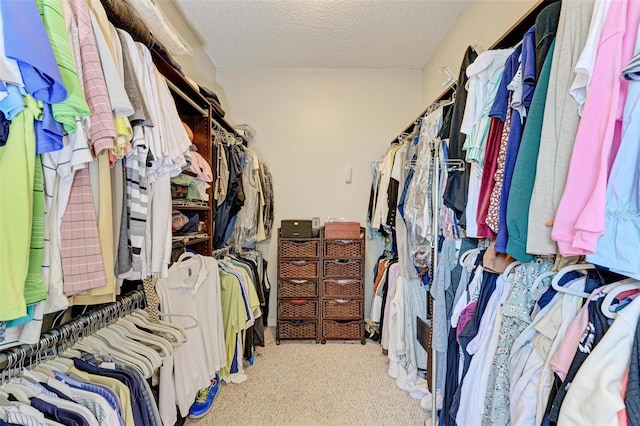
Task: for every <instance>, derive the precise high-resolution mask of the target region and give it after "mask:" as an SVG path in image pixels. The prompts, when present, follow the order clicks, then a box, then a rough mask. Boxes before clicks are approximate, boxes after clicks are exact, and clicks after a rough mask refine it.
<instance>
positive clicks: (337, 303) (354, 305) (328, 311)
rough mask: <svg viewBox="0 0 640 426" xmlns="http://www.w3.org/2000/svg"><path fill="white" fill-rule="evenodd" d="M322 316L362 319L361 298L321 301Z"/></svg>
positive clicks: (362, 305) (362, 306) (362, 304)
mask: <svg viewBox="0 0 640 426" xmlns="http://www.w3.org/2000/svg"><path fill="white" fill-rule="evenodd" d="M322 317H323V318H333V319H351V318H353V319H356V318H359V319H362V318H363V317H364V303H363V301H362V300H349V299H330V300H323V301H322Z"/></svg>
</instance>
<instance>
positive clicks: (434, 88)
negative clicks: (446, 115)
mask: <svg viewBox="0 0 640 426" xmlns="http://www.w3.org/2000/svg"><path fill="white" fill-rule="evenodd" d="M538 3H539V0H498V1H495V0H494V1H486V0H471V1H470V2H469V5H468V6H467V8H466V9H465V10H464V12H463V13H462V15H460V18H458V21H457V22H456V24H455V25H454V26H453V28H451V30H450V31H449V33H448V34H447V36H446V37H445V39H444V40H443V41H442V43H441V44H440V46H439V47H438V50H436V52H435V53H434V54H433V56H432V57H431V59H430V60H429V62H427V64H426V65H425V67H424V68H423V102H424V104H425V106H426V105H429V104H430V103H431V102H432V101H433V100H434V99H436V98H437V97H438V96H439V95H440V94H441V93H442V92H443V90H444V88H443V87H442V82H443V80H444V78H443V77H442V76H441V75H440V74H439V70H440V69H441V68H442V67H449V69H450V70H451V71H452V72H453V74H454V76H455V77H454V78H456V79H457V78H458V72H459V70H460V64H461V63H462V57H463V56H464V52H465V50H466V49H467V46H469V45H472V44H473V43H474V42H475V41H476V40H477V41H478V44H479V45H480V47H482V48H484V49H487V48H489V47H490V46H491V45H492V44H493V43H494V42H495V41H496V40H498V39H499V38H500V36H502V34H504V33H505V32H507V30H509V29H510V28H511V27H512V26H513V25H514V24H515V23H516V22H517V21H518V20H519V19H520V18H521V17H522V16H524V15H526V14H527V12H528V11H529V10H530V9H531V8H533V7H534V6H535V5H536V4H538Z"/></svg>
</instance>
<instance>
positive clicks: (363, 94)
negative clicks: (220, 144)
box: [218, 68, 422, 323]
mask: <svg viewBox="0 0 640 426" xmlns="http://www.w3.org/2000/svg"><path fill="white" fill-rule="evenodd" d="M218 84H219V85H220V87H222V88H223V89H224V90H223V91H221V93H222V94H223V99H222V102H223V105H225V106H226V108H227V110H228V116H229V117H231V119H233V120H234V122H236V123H249V124H250V125H251V126H252V127H253V128H254V129H255V130H256V132H257V136H256V143H255V144H254V145H253V146H252V149H254V150H255V151H256V152H258V154H259V155H260V157H261V158H263V159H264V160H266V162H267V163H268V164H269V166H270V167H271V171H272V173H273V176H274V185H275V197H276V199H275V227H276V228H277V227H279V225H280V220H281V219H303V218H309V219H310V218H312V217H314V216H318V217H320V218H321V219H322V221H323V222H324V220H326V218H327V217H328V216H339V217H344V218H346V219H349V220H354V221H359V222H360V223H361V224H363V225H364V224H365V223H366V211H367V206H368V202H369V189H370V186H371V162H372V161H375V160H376V159H377V158H378V156H379V155H381V154H382V153H383V152H384V151H385V150H386V149H387V148H388V146H389V144H390V142H391V141H392V140H393V139H394V138H395V137H396V136H397V135H398V133H399V132H401V131H402V130H403V129H404V128H405V127H406V126H407V125H408V124H409V123H410V122H411V121H412V120H414V119H415V117H416V116H417V114H419V112H420V109H421V107H422V71H421V70H369V69H358V70H355V69H346V70H333V69H224V68H218ZM346 166H351V167H353V181H352V183H351V184H346V183H345V182H344V168H345V167H346ZM367 244H368V250H367V251H368V256H367V266H366V270H367V280H366V283H367V286H366V295H365V296H366V299H365V300H366V301H367V304H369V303H370V300H371V287H372V281H373V278H372V276H371V275H372V272H371V271H372V268H373V264H374V261H375V258H374V256H375V254H376V253H377V254H379V253H380V252H381V247H382V245H381V242H380V241H379V240H378V241H367ZM260 248H261V249H262V250H263V252H264V253H265V256H266V258H267V259H268V260H269V278H270V280H271V284H272V285H273V286H274V287H275V286H276V283H277V280H276V259H277V236H276V234H275V233H274V236H273V237H272V239H271V241H270V243H268V244H262V245H261V247H260ZM270 305H271V309H270V312H271V313H272V315H270V322H272V323H273V322H274V321H275V318H276V308H275V307H276V293H275V292H272V294H271V303H270ZM367 313H368V309H367Z"/></svg>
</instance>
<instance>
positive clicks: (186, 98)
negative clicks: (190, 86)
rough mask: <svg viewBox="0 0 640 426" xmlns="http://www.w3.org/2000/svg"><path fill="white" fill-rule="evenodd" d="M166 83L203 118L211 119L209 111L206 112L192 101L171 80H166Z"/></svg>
mask: <svg viewBox="0 0 640 426" xmlns="http://www.w3.org/2000/svg"><path fill="white" fill-rule="evenodd" d="M165 81H166V82H167V86H169V88H170V89H171V90H173V91H174V92H175V93H176V94H177V95H178V96H180V97H181V98H182V99H183V100H184V101H185V102H186V103H188V104H189V105H191V106H192V107H193V108H194V109H195V110H196V111H198V112H199V113H200V114H202V116H203V117H209V111H207V110H205V109H204V108H202V107H201V106H200V105H198V104H197V103H195V102H194V101H193V99H191V98H190V97H189V96H187V94H186V93H184V92H183V91H182V90H180V88H179V87H178V86H176V85H175V84H173V83H172V82H171V80H169V79H167V78H165Z"/></svg>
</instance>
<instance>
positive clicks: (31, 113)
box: [0, 18, 41, 320]
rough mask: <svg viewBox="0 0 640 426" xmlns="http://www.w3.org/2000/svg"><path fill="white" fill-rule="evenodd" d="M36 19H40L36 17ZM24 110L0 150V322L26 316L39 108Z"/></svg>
mask: <svg viewBox="0 0 640 426" xmlns="http://www.w3.org/2000/svg"><path fill="white" fill-rule="evenodd" d="M38 19H39V18H38ZM25 100H26V104H27V109H25V110H24V111H23V112H21V113H20V114H19V115H18V116H17V117H16V118H15V119H14V120H13V121H12V122H11V130H10V132H9V140H8V141H7V144H6V145H5V146H4V147H1V148H0V183H1V185H2V186H1V187H0V188H1V189H0V197H1V198H0V200H1V201H0V206H1V207H0V217H1V220H0V244H1V245H2V253H4V254H5V255H4V256H3V257H4V258H3V259H2V261H3V266H2V268H0V274H1V275H0V283H1V284H0V291H1V292H2V296H1V297H0V320H12V319H15V318H19V317H22V316H24V315H25V314H26V312H27V309H26V301H25V297H24V290H25V279H26V278H27V271H28V265H29V253H30V252H29V247H30V245H31V227H32V218H33V188H34V174H35V170H34V169H35V158H36V155H35V131H34V120H35V118H36V117H39V116H40V113H41V111H40V109H39V108H38V105H37V103H36V101H35V100H34V99H32V98H31V97H30V96H28V95H27V96H26V97H25Z"/></svg>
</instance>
